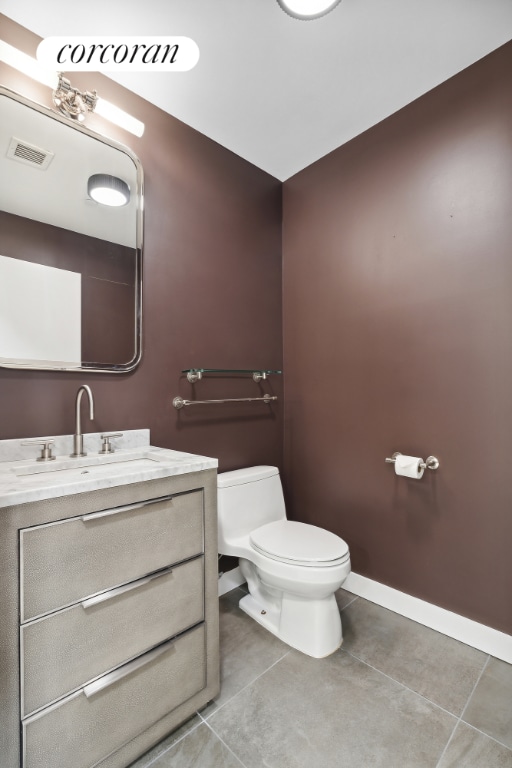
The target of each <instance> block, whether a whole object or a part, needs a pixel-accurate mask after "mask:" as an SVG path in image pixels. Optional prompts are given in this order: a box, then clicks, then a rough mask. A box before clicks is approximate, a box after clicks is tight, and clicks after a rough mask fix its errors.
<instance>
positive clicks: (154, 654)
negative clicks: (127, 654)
mask: <svg viewBox="0 0 512 768" xmlns="http://www.w3.org/2000/svg"><path fill="white" fill-rule="evenodd" d="M173 646H174V640H169V641H168V642H167V643H164V644H163V645H159V646H158V648H155V649H154V650H152V651H149V653H145V654H143V655H142V656H139V657H138V658H137V659H134V660H133V661H130V662H128V664H124V665H123V666H122V667H120V668H119V669H115V670H114V671H113V672H109V674H108V675H104V676H103V677H100V679H99V680H95V681H94V682H93V683H89V685H84V687H83V688H82V691H83V692H84V693H85V695H86V696H87V698H88V699H90V698H91V696H94V695H95V694H97V693H99V692H100V691H104V690H105V688H110V686H111V685H114V683H118V682H119V681H120V680H123V679H124V678H125V677H128V675H131V674H132V673H133V672H136V671H137V670H138V669H140V668H141V667H145V666H146V664H149V663H150V662H151V661H153V659H157V658H158V657H159V656H162V654H164V653H167V651H170V650H171V649H172V648H173Z"/></svg>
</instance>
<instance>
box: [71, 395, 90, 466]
mask: <svg viewBox="0 0 512 768" xmlns="http://www.w3.org/2000/svg"><path fill="white" fill-rule="evenodd" d="M84 392H87V397H88V398H89V418H90V419H94V398H93V396H92V392H91V388H90V387H88V386H87V384H82V386H81V387H80V388H79V390H78V392H77V394H76V403H75V434H74V435H73V453H72V454H71V458H74V459H77V458H78V457H79V456H87V454H86V453H84V436H83V435H82V423H81V420H80V402H81V400H82V395H83V393H84Z"/></svg>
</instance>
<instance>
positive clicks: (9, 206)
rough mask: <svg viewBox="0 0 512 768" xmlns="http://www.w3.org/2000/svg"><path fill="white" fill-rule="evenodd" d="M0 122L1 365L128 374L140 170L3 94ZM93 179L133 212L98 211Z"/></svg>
mask: <svg viewBox="0 0 512 768" xmlns="http://www.w3.org/2000/svg"><path fill="white" fill-rule="evenodd" d="M0 114H1V115H2V119H1V120H0V148H1V151H0V178H1V180H2V181H1V184H0V366H1V367H8V368H23V369H36V370H71V371H84V370H86V371H98V372H102V371H104V372H117V373H122V372H126V371H130V370H133V369H134V368H135V366H136V365H137V364H138V363H139V361H140V357H141V291H142V193H143V179H142V166H141V164H140V161H139V160H138V158H137V157H136V156H135V155H134V154H133V152H131V150H129V149H128V148H126V147H124V146H123V145H121V144H118V143H117V142H114V141H111V140H109V139H106V138H104V137H102V136H100V135H98V134H96V133H94V132H93V131H90V130H89V129H87V128H85V127H83V126H82V125H78V124H75V123H70V121H69V120H68V119H66V118H64V117H62V116H61V115H59V114H57V113H55V112H53V111H51V110H50V109H46V108H45V107H41V106H40V105H38V104H35V103H34V102H31V101H29V100H28V99H25V98H23V97H22V96H19V95H18V94H16V93H14V92H13V91H10V90H8V89H7V88H3V87H1V86H0ZM97 174H100V175H104V174H106V175H107V176H109V177H114V179H115V180H116V184H117V183H118V180H119V179H120V180H121V183H122V182H124V184H122V188H123V189H126V187H127V188H128V189H129V200H128V202H127V203H125V204H123V205H119V206H117V207H114V206H111V205H104V204H101V203H98V202H95V200H93V199H92V197H91V196H90V194H89V192H91V188H90V184H89V179H91V177H93V176H96V175H97ZM88 184H89V189H88Z"/></svg>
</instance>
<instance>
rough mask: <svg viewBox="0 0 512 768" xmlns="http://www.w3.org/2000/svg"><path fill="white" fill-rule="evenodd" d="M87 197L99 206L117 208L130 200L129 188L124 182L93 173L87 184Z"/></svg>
mask: <svg viewBox="0 0 512 768" xmlns="http://www.w3.org/2000/svg"><path fill="white" fill-rule="evenodd" d="M87 192H88V194H89V197H91V198H92V199H93V200H95V201H96V202H97V203H101V205H111V206H115V207H119V206H120V205H126V204H127V203H128V202H129V200H130V188H129V186H128V184H127V183H126V181H123V179H118V178H117V176H109V175H108V174H107V173H95V174H94V176H91V177H90V178H89V181H88V182H87Z"/></svg>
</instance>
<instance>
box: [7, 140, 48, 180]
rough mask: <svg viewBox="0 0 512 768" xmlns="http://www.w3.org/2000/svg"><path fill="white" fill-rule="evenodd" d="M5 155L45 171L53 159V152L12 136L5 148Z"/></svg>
mask: <svg viewBox="0 0 512 768" xmlns="http://www.w3.org/2000/svg"><path fill="white" fill-rule="evenodd" d="M7 157H9V158H10V159H11V160H17V161H18V162H19V163H25V165H31V166H32V167H33V168H39V169H40V170H42V171H45V170H46V169H47V168H48V166H49V165H50V163H51V161H52V160H53V157H54V153H53V152H48V151H47V150H46V149H41V147H36V146H35V144H30V143H29V142H28V141H23V139H17V138H16V137H15V136H13V137H12V139H11V142H10V144H9V149H8V150H7Z"/></svg>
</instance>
